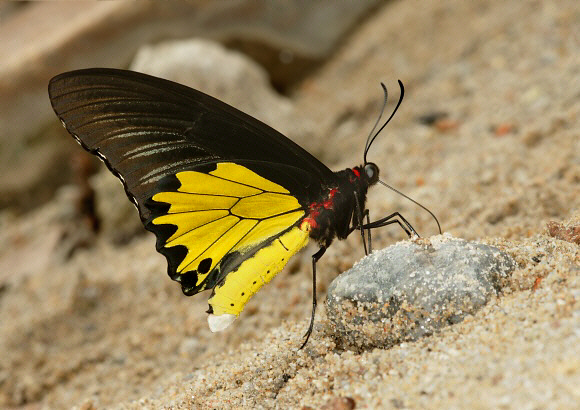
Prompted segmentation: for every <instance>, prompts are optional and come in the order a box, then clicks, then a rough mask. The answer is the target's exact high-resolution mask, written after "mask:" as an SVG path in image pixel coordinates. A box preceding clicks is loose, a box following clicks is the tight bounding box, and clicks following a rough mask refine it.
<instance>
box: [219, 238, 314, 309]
mask: <svg viewBox="0 0 580 410" xmlns="http://www.w3.org/2000/svg"><path fill="white" fill-rule="evenodd" d="M307 243H308V232H306V231H305V230H302V229H301V228H299V227H294V228H292V229H291V230H289V231H288V232H286V233H284V234H282V235H281V236H280V237H278V238H276V239H275V240H273V241H272V242H271V243H270V244H269V245H267V246H265V247H264V248H262V249H260V250H259V251H258V252H256V253H255V254H254V256H252V258H250V259H247V260H245V261H244V262H243V263H242V264H241V265H240V266H238V268H237V269H235V270H233V271H232V272H230V273H228V275H227V276H226V277H225V280H224V282H223V283H222V284H218V285H217V286H216V287H215V288H214V293H213V295H212V297H211V298H210V299H209V301H208V302H209V305H210V306H211V307H212V311H213V312H212V313H213V315H215V316H220V315H224V314H226V315H233V316H235V317H237V316H238V315H239V314H240V313H241V311H242V310H243V308H244V306H245V304H246V303H247V302H248V300H249V299H250V297H252V295H254V294H255V293H256V292H257V291H258V290H260V288H261V287H262V286H264V285H265V284H266V283H268V282H270V281H271V280H272V278H273V277H274V276H276V275H277V274H278V272H280V271H281V270H282V268H283V267H284V266H285V265H286V263H287V262H288V260H289V259H290V258H291V257H292V256H293V255H294V254H295V253H296V252H298V251H299V250H300V249H302V248H303V247H304V246H306V244H307ZM235 317H234V318H235ZM234 318H232V319H234Z"/></svg>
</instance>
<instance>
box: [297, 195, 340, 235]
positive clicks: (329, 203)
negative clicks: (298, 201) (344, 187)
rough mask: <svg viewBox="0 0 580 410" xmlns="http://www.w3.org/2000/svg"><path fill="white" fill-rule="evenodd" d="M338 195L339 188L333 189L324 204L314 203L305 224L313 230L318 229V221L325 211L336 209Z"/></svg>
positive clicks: (310, 207)
mask: <svg viewBox="0 0 580 410" xmlns="http://www.w3.org/2000/svg"><path fill="white" fill-rule="evenodd" d="M337 193H338V189H337V188H333V189H331V190H330V191H329V192H328V196H327V197H326V199H325V200H324V201H322V202H313V203H311V204H310V206H309V207H308V216H307V217H306V218H304V221H303V222H307V223H308V224H309V225H310V228H311V229H316V228H318V222H317V221H316V219H317V218H318V216H319V215H320V213H321V212H322V210H324V209H333V207H334V197H335V195H336V194H337Z"/></svg>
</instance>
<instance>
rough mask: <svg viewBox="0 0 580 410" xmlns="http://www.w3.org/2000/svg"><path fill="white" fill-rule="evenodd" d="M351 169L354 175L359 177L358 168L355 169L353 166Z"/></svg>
mask: <svg viewBox="0 0 580 410" xmlns="http://www.w3.org/2000/svg"><path fill="white" fill-rule="evenodd" d="M351 171H352V172H353V173H354V174H355V175H356V177H357V178H359V179H360V172H359V170H358V169H356V168H353V169H352V170H351Z"/></svg>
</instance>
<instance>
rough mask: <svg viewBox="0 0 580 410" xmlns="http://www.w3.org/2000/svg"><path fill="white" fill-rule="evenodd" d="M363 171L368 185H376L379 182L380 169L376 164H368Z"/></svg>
mask: <svg viewBox="0 0 580 410" xmlns="http://www.w3.org/2000/svg"><path fill="white" fill-rule="evenodd" d="M363 171H364V176H365V178H366V180H367V183H368V185H374V184H376V183H377V182H378V181H379V167H377V165H376V164H375V163H374V162H367V163H366V164H365V165H364V168H363Z"/></svg>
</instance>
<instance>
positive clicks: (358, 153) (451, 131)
mask: <svg viewBox="0 0 580 410" xmlns="http://www.w3.org/2000/svg"><path fill="white" fill-rule="evenodd" d="M579 22H580V7H579V6H578V3H577V1H575V0H562V1H558V2H542V1H516V0H512V1H487V0H485V1H484V0H481V1H480V0H477V1H469V2H465V1H460V0H450V1H445V2H416V1H371V0H367V1H339V2H332V3H330V2H312V1H307V0H292V1H276V2H272V1H256V0H232V1H227V2H225V1H222V2H211V1H203V0H190V1H171V2H153V1H140V2H135V1H102V2H72V1H68V2H2V3H0V40H1V41H0V351H2V352H9V354H5V355H1V356H3V357H1V358H0V407H1V406H23V405H27V404H29V403H39V405H40V406H42V405H44V406H48V407H53V408H59V407H69V406H70V405H71V403H74V404H80V403H82V402H83V400H84V399H86V398H87V397H90V398H91V400H92V401H91V403H95V404H101V405H105V406H106V405H112V404H115V403H117V404H118V403H124V402H129V401H130V400H135V399H138V398H139V397H142V396H144V395H145V396H146V395H149V394H151V391H154V390H155V389H156V388H157V387H158V386H160V385H162V384H163V383H165V382H167V380H174V379H172V377H175V380H179V383H184V384H187V383H188V381H187V380H189V379H182V378H181V377H182V376H183V375H184V374H186V375H187V374H190V372H193V371H194V369H195V371H198V370H199V369H205V368H206V367H207V366H208V365H209V364H211V363H214V358H215V357H218V356H219V355H223V354H224V352H228V351H230V349H233V348H234V347H236V346H240V345H241V344H242V343H250V344H251V343H258V342H260V341H263V340H264V334H267V332H268V331H270V330H272V329H278V328H279V327H283V329H284V332H287V333H283V334H284V335H286V336H285V337H286V339H284V340H291V342H292V343H293V344H294V345H297V344H298V340H299V336H301V334H302V333H303V330H305V329H306V324H307V319H308V318H309V314H310V309H311V305H310V303H311V300H310V287H311V281H310V278H311V276H310V275H311V273H310V266H311V264H310V255H311V254H312V251H313V250H314V248H309V249H308V250H307V251H305V252H303V253H301V254H300V255H297V256H296V257H295V258H294V259H293V261H292V262H290V264H289V265H288V267H287V268H286V270H285V272H284V273H283V274H281V275H279V277H277V278H276V279H275V280H274V281H273V282H272V284H271V285H269V286H267V287H265V288H264V290H262V291H261V292H259V294H257V295H256V296H255V297H254V298H253V299H252V301H251V302H250V303H249V304H248V306H247V308H246V310H245V311H244V313H243V314H242V317H241V318H240V319H239V320H238V321H237V322H236V325H234V326H232V329H228V331H226V332H224V333H223V334H220V335H219V337H217V338H216V337H215V335H212V334H211V333H210V332H209V330H208V329H207V324H206V314H205V313H204V311H205V310H206V309H207V302H206V300H207V296H206V294H202V295H197V296H194V297H192V298H186V297H183V296H182V294H181V291H180V290H179V286H178V285H177V284H175V283H173V282H172V281H170V280H169V278H168V277H167V276H166V274H165V272H166V265H165V259H164V258H163V257H162V256H161V255H158V254H157V253H156V252H155V251H154V238H153V237H152V235H149V234H146V233H145V230H144V229H143V228H142V226H141V224H140V221H139V218H138V215H137V212H136V210H135V209H134V208H133V207H132V206H131V204H130V203H129V201H128V200H127V198H126V197H125V194H124V192H123V189H122V187H121V184H119V183H118V181H116V179H115V178H114V177H113V176H112V175H110V174H109V172H108V171H107V170H106V169H105V167H104V166H103V165H101V164H100V163H99V162H98V161H97V160H96V159H94V158H92V156H90V155H89V154H87V153H85V152H84V151H83V150H82V149H81V148H80V147H79V146H78V144H76V143H75V141H74V140H73V139H72V138H71V137H70V136H69V135H68V134H67V133H66V131H65V130H64V128H63V127H62V125H61V124H60V123H59V121H58V119H57V118H56V116H55V115H54V113H53V112H52V109H51V107H50V102H49V99H48V95H47V85H48V82H49V80H50V78H52V77H53V76H55V75H57V74H60V73H62V72H65V71H68V70H74V69H80V68H86V67H114V68H130V69H133V70H137V71H142V72H146V73H149V74H153V75H157V76H160V77H164V78H168V79H171V80H174V81H178V82H180V83H183V84H186V85H189V86H191V87H194V88H197V89H199V90H201V91H204V92H206V93H208V94H210V95H213V96H215V97H217V98H219V99H221V100H223V101H226V102H228V103H230V104H231V105H233V106H235V107H237V108H239V109H241V110H242V111H245V112H247V113H249V114H251V115H253V116H255V117H256V118H258V119H260V120H262V121H264V122H266V123H267V124H269V125H271V126H272V127H274V128H276V129H277V130H279V131H280V132H282V133H284V134H285V135H287V136H288V137H290V138H291V139H293V140H294V141H295V142H297V143H298V144H300V145H302V146H303V147H305V148H306V149H307V150H308V151H310V152H311V153H313V154H314V155H315V156H317V157H318V158H319V159H320V160H322V161H323V162H324V163H326V164H327V165H328V166H329V167H330V168H331V169H333V170H340V169H344V168H346V167H352V166H354V165H358V164H360V163H361V162H362V151H363V148H364V143H365V140H366V137H367V135H368V133H369V131H370V129H371V127H372V125H373V124H374V122H375V121H376V118H377V116H378V114H379V111H380V107H381V103H382V100H383V94H382V90H381V88H380V85H379V84H380V82H381V81H382V82H384V83H385V84H386V86H387V88H388V89H389V93H390V97H389V103H388V106H387V109H386V112H390V111H391V110H392V109H393V108H394V104H395V103H396V101H397V99H398V93H399V89H398V86H397V80H398V79H400V80H401V81H402V82H403V83H404V85H405V100H404V101H403V104H402V106H401V108H400V109H399V111H398V112H397V115H396V116H395V117H394V119H393V120H392V121H391V123H390V124H389V126H388V127H387V128H386V129H385V131H383V133H382V134H381V136H380V137H379V138H378V139H377V141H376V142H375V144H374V145H373V147H372V149H371V151H370V153H369V160H370V161H373V162H375V163H377V164H378V166H379V167H380V169H381V178H382V179H383V180H385V181H387V182H388V183H390V184H391V185H393V186H395V187H397V188H399V189H400V190H402V191H403V192H405V193H406V194H407V195H409V196H411V197H413V198H414V199H416V200H418V201H419V202H421V203H422V204H424V205H425V206H427V207H428V208H429V209H431V210H432V211H433V212H434V213H435V214H436V215H437V216H438V218H439V220H440V222H441V225H442V228H443V230H444V231H446V232H450V233H452V234H454V235H455V236H459V237H463V238H466V239H482V238H488V240H490V241H493V240H498V241H499V240H509V241H513V243H514V244H516V245H518V246H519V245H521V244H523V243H524V241H526V240H528V239H529V238H534V237H535V236H537V235H544V234H545V233H546V223H547V222H549V221H551V220H555V221H560V222H562V223H564V222H566V221H570V220H571V219H573V218H574V215H576V218H577V217H578V209H579V208H580V191H579V186H580V155H579V153H580V138H579V128H580V127H579V125H580V59H579V58H578V57H579V53H578V50H580V24H579ZM368 207H369V209H370V211H371V217H372V218H373V219H375V218H377V219H378V218H379V217H381V216H385V215H388V214H389V213H391V212H393V211H395V210H397V211H399V212H401V213H402V214H403V215H405V217H406V218H407V219H408V220H409V221H410V222H411V224H412V225H413V226H414V227H415V229H416V230H417V231H418V232H419V233H421V234H422V235H423V236H430V235H434V234H436V233H437V230H436V225H435V223H434V221H433V220H432V219H431V217H430V216H429V215H428V214H426V213H425V212H424V211H423V210H421V209H420V208H418V207H417V206H415V205H413V204H412V203H410V202H409V201H406V200H405V199H404V198H402V197H400V196H397V195H396V194H394V193H392V192H390V191H388V190H386V189H382V188H377V189H375V190H373V191H372V192H371V193H370V194H369V201H368ZM490 238H491V239H490ZM373 239H374V243H375V246H376V247H381V246H386V245H388V244H392V243H393V242H394V241H396V240H401V239H405V235H404V233H403V232H401V231H400V230H399V229H398V228H396V227H394V228H393V227H388V228H385V229H381V230H377V231H376V233H375V236H374V237H373ZM516 245H514V246H516ZM526 246H527V245H526ZM523 248H524V246H523V245H522V249H523ZM528 249H529V246H528ZM530 252H531V251H530ZM539 254H542V255H543V256H545V255H547V254H550V252H548V251H542V252H538V255H539ZM542 255H541V256H542ZM362 256H363V251H362V246H361V243H360V237H357V235H352V237H350V238H348V240H347V241H344V242H340V243H334V244H333V246H332V247H331V248H330V249H329V251H328V252H327V254H326V255H325V256H324V258H323V260H322V261H321V262H320V263H319V265H318V266H319V274H318V275H319V277H318V279H319V284H318V291H319V296H320V298H319V300H320V301H322V300H323V298H324V294H325V290H326V286H327V285H328V283H329V282H330V281H331V280H332V279H333V278H334V277H335V276H336V275H338V274H340V273H341V272H343V271H344V270H345V269H347V268H349V267H350V266H351V265H352V264H353V263H354V262H355V261H356V260H358V259H360V258H361V257H362ZM543 256H542V257H543ZM525 260H527V259H526V258H525V257H523V256H522V257H521V259H520V260H519V262H521V263H524V262H522V261H525ZM538 260H539V259H538ZM526 280H527V279H526ZM526 280H524V279H522V282H521V283H520V284H518V286H519V287H520V288H522V289H529V288H530V287H531V286H532V284H533V280H527V281H526ZM321 314H322V313H321ZM523 316H525V315H523ZM290 326H294V327H295V328H293V329H292V330H291V331H289V330H288V329H289V327H290ZM297 329H298V330H297ZM320 337H321V336H320ZM313 338H314V339H315V340H317V333H316V332H315V334H314V335H313ZM292 343H291V344H292ZM219 357H222V356H219ZM222 358H223V357H222ZM494 360H495V359H494ZM176 375H177V376H176ZM478 377H479V376H478ZM475 379H476V377H475V376H473V377H472V380H475ZM184 380H185V381H184ZM218 384H219V383H218ZM411 384H412V383H411ZM120 386H122V387H120ZM155 391H157V390H155ZM198 391H199V390H198ZM216 391H219V389H217V390H216ZM449 397H451V396H449ZM216 403H218V404H219V403H220V402H219V401H217V402H216ZM222 404H223V403H222ZM214 407H215V406H214ZM217 407H218V408H226V407H223V406H219V405H217ZM87 408H91V407H87ZM418 408H419V407H418Z"/></svg>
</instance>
